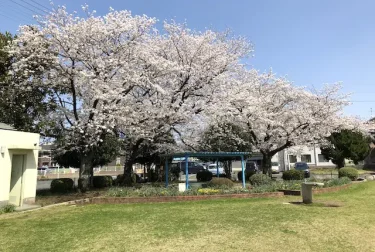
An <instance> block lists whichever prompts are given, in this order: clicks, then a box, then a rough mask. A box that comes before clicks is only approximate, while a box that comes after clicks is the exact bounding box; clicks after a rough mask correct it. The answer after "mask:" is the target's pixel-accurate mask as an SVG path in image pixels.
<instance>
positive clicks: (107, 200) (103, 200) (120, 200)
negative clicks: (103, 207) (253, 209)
mask: <svg viewBox="0 0 375 252" xmlns="http://www.w3.org/2000/svg"><path fill="white" fill-rule="evenodd" d="M283 196H284V193H282V192H270V193H246V194H245V193H244V194H221V195H192V196H160V197H95V198H88V199H82V200H74V201H69V202H67V204H69V205H73V204H74V205H85V204H128V203H150V202H152V203H154V202H180V201H196V200H211V199H244V198H279V197H283Z"/></svg>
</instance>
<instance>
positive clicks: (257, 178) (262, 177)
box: [249, 173, 272, 186]
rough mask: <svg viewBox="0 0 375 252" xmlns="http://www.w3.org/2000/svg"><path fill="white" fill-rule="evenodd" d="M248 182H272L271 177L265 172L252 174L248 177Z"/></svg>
mask: <svg viewBox="0 0 375 252" xmlns="http://www.w3.org/2000/svg"><path fill="white" fill-rule="evenodd" d="M249 181H250V184H252V185H255V186H259V185H267V184H269V183H271V182H272V179H271V178H270V177H269V176H268V175H266V174H261V173H260V174H254V175H252V176H251V177H250V179H249Z"/></svg>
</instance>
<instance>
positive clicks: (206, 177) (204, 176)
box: [197, 170, 212, 182]
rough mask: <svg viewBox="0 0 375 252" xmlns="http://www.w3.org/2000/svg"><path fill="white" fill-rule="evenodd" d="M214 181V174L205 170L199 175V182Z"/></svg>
mask: <svg viewBox="0 0 375 252" xmlns="http://www.w3.org/2000/svg"><path fill="white" fill-rule="evenodd" d="M211 179H212V172H210V171H207V170H204V171H199V172H198V173H197V181H200V182H206V181H210V180H211Z"/></svg>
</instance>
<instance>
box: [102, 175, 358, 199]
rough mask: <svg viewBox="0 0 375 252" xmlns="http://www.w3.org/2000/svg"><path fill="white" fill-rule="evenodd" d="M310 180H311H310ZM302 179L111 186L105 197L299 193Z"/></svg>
mask: <svg viewBox="0 0 375 252" xmlns="http://www.w3.org/2000/svg"><path fill="white" fill-rule="evenodd" d="M310 181H312V180H310ZM322 182H323V183H324V187H335V186H340V185H345V184H348V183H350V182H351V181H350V180H349V179H347V178H340V179H332V180H329V181H328V180H327V181H322ZM301 183H302V181H272V182H270V183H267V184H261V185H256V186H249V187H248V188H242V187H240V185H239V184H238V186H234V187H228V186H220V187H209V188H197V187H195V186H192V188H191V189H189V190H186V191H184V192H179V191H178V188H177V185H176V184H174V185H171V186H169V187H168V188H165V187H154V186H142V187H140V188H127V187H113V188H111V189H109V190H108V192H107V194H106V196H107V197H129V198H132V197H133V198H134V197H155V196H157V197H162V196H196V195H227V194H230V195H234V194H252V193H269V192H280V191H283V192H289V193H286V194H288V195H300V190H301Z"/></svg>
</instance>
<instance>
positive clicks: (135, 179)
mask: <svg viewBox="0 0 375 252" xmlns="http://www.w3.org/2000/svg"><path fill="white" fill-rule="evenodd" d="M131 176H132V182H133V183H138V182H140V181H141V177H140V176H139V175H138V174H136V173H133V174H132V175H131ZM124 180H125V176H124V174H119V175H117V178H116V179H115V180H114V181H113V182H112V184H113V185H116V186H119V185H123V184H124Z"/></svg>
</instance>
